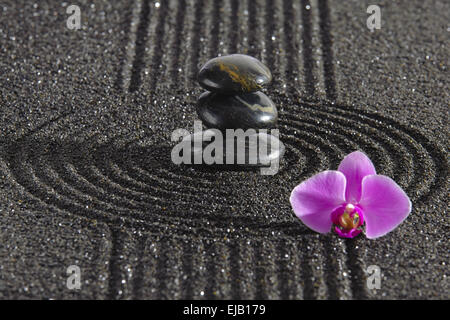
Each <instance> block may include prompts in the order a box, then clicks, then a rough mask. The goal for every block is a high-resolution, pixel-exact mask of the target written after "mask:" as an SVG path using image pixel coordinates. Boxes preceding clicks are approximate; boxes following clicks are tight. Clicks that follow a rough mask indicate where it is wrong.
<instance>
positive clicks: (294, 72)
mask: <svg viewBox="0 0 450 320" xmlns="http://www.w3.org/2000/svg"><path fill="white" fill-rule="evenodd" d="M36 2H37V1H36ZM160 2H161V3H160V6H159V7H158V6H155V3H156V2H155V1H150V2H146V1H142V0H135V1H129V3H127V2H126V1H122V2H120V3H119V1H115V2H109V3H108V2H106V1H105V2H103V1H94V3H95V4H94V5H91V2H88V1H77V3H78V4H79V5H80V8H81V20H82V29H81V30H77V31H75V30H69V29H68V28H67V27H66V19H67V17H68V16H69V15H67V14H66V7H67V6H68V3H62V2H61V1H39V2H37V4H36V5H34V4H33V2H30V1H13V0H7V1H2V2H1V5H0V99H1V100H0V110H1V112H0V128H1V136H0V177H1V179H0V298H2V299H6V298H13V299H16V298H56V299H61V298H63V299H69V298H75V299H92V298H99V299H107V298H110V299H130V298H141V299H180V298H188V299H189V298H194V299H205V298H208V299H215V298H218V299H230V298H243V299H252V298H262V299H327V298H332V299H352V298H353V299H379V298H391V299H397V298H400V299H404V298H414V299H416V298H427V299H448V298H449V281H448V278H447V274H448V263H449V255H448V251H449V246H448V234H449V228H448V225H449V223H448V217H447V211H446V210H447V207H448V200H447V199H448V171H449V161H448V146H449V145H448V138H449V130H448V129H449V128H448V113H449V107H448V103H449V82H448V79H449V72H448V57H449V54H450V52H449V35H450V32H449V31H448V30H449V29H448V28H449V24H448V16H447V15H446V13H448V12H449V11H450V5H449V3H448V2H447V1H427V2H423V1H416V0H414V1H397V2H396V3H392V2H391V1H383V2H377V4H379V5H380V7H381V8H382V27H381V29H380V30H376V31H375V32H373V33H371V32H370V31H369V30H368V29H367V27H366V19H367V17H368V16H369V15H368V14H367V13H366V9H367V7H368V6H369V5H370V4H375V3H373V1H356V0H355V1H326V0H317V1H311V3H309V2H308V1H295V0H285V1H281V0H277V1H271V0H268V1H250V0H245V1H237V0H227V1H223V3H222V2H220V1H207V0H199V1H195V2H191V1H187V0H171V1H164V0H162V1H160ZM69 4H70V3H69ZM307 7H308V8H309V9H306V8H307ZM235 52H239V53H247V54H250V55H252V56H255V57H257V58H259V59H261V60H262V61H263V62H264V63H265V64H267V65H268V66H269V68H270V69H271V70H272V72H273V76H274V81H273V83H272V85H271V86H270V87H269V88H268V89H267V90H266V91H265V92H266V93H267V94H268V95H269V96H270V97H271V98H272V99H273V100H274V102H275V103H276V104H277V107H278V110H279V119H280V120H279V121H280V133H281V135H280V138H281V140H282V141H283V142H284V143H285V145H286V154H285V159H284V162H283V163H282V167H281V170H280V172H279V173H278V174H277V175H275V176H261V175H260V174H259V172H258V171H242V172H240V171H217V170H209V169H198V168H190V167H183V166H182V167H177V166H175V165H173V164H172V162H171V161H170V150H171V147H172V146H173V143H171V141H170V135H171V133H172V131H173V130H174V129H176V128H186V129H189V130H192V129H193V121H194V120H196V119H197V117H196V114H195V106H194V104H195V101H196V98H197V97H198V95H199V94H200V93H201V92H202V89H201V88H200V87H199V86H198V85H197V84H196V82H195V74H196V71H197V69H198V66H199V65H201V64H202V63H204V62H205V61H207V60H208V59H209V58H211V57H215V56H217V55H218V54H227V53H235ZM355 149H359V150H362V151H364V152H366V153H367V154H368V155H369V156H370V157H371V159H372V160H373V161H374V163H375V165H376V167H377V169H378V172H379V173H381V174H385V175H388V176H390V177H392V178H394V179H395V180H396V181H397V182H398V183H399V184H400V185H401V186H402V187H403V188H404V189H405V190H406V192H407V193H408V195H409V196H410V198H411V200H412V202H413V211H412V213H411V215H410V216H409V217H408V219H407V220H406V221H405V222H404V223H403V224H402V225H401V226H400V227H399V228H398V229H396V230H395V231H393V232H392V233H390V234H389V235H387V236H385V237H383V238H380V239H379V240H375V241H371V240H367V239H365V238H364V237H359V238H357V239H354V240H343V239H339V238H338V237H336V236H335V235H334V234H329V235H326V236H323V235H318V234H315V233H313V232H311V231H309V230H308V229H307V228H306V227H304V226H303V225H302V224H301V223H300V221H299V220H298V219H297V218H295V217H294V215H293V213H292V211H291V208H290V205H289V201H288V199H289V194H290V192H291V190H292V189H293V188H294V186H295V185H297V184H298V183H300V182H301V181H302V180H304V179H306V178H308V177H309V176H311V175H313V174H314V173H317V172H319V171H322V170H325V169H328V168H331V169H336V168H337V165H338V164H339V162H340V160H341V159H342V158H343V156H344V155H345V154H347V153H349V152H351V151H353V150H355ZM70 265H78V266H79V267H80V268H81V279H82V287H81V289H80V290H69V289H68V288H67V287H66V279H67V275H66V269H67V267H68V266H70ZM370 265H378V266H379V267H380V268H381V271H382V281H381V289H380V290H378V291H374V290H369V289H367V286H366V277H367V275H366V274H365V272H364V270H366V269H367V267H368V266H370Z"/></svg>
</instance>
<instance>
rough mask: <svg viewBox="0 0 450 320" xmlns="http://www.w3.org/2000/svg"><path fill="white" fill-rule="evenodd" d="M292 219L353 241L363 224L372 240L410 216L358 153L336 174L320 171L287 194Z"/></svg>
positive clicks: (407, 205) (392, 187) (402, 196)
mask: <svg viewBox="0 0 450 320" xmlns="http://www.w3.org/2000/svg"><path fill="white" fill-rule="evenodd" d="M290 201H291V205H292V208H293V210H294V213H295V215H296V216H297V217H298V218H299V219H300V220H301V221H302V222H303V223H304V224H305V225H306V226H308V227H309V228H311V229H312V230H314V231H317V232H320V233H327V232H329V231H330V229H331V226H332V225H333V224H334V225H335V227H334V230H335V231H336V233H337V234H338V235H339V236H341V237H344V238H353V237H355V236H357V235H358V234H360V233H361V231H362V226H363V224H364V222H365V224H366V231H365V233H366V237H367V238H369V239H375V238H378V237H381V236H384V235H385V234H387V233H388V232H390V231H392V230H393V229H395V228H396V227H397V226H398V225H399V224H400V223H402V221H403V220H405V219H406V217H407V216H408V214H409V213H410V212H411V201H410V200H409V198H408V196H407V195H406V193H405V192H404V191H403V190H402V189H401V188H400V187H399V186H398V185H397V184H396V183H395V181H394V180H392V179H391V178H389V177H386V176H383V175H377V174H376V172H375V167H374V165H373V164H372V161H370V159H369V158H368V157H367V156H366V155H365V154H364V153H362V152H359V151H355V152H352V153H350V154H349V155H347V156H346V157H345V158H344V160H342V162H341V164H340V165H339V168H338V171H333V170H328V171H323V172H320V173H318V174H316V175H315V176H313V177H311V178H309V179H308V180H306V181H304V182H302V183H300V184H299V185H298V186H297V187H295V188H294V190H293V191H292V194H291V198H290Z"/></svg>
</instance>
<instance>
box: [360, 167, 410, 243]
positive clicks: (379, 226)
mask: <svg viewBox="0 0 450 320" xmlns="http://www.w3.org/2000/svg"><path fill="white" fill-rule="evenodd" d="M359 206H360V207H361V209H362V210H363V212H364V219H365V221H366V236H367V238H369V239H375V238H378V237H381V236H384V235H385V234H386V233H388V232H390V231H392V230H393V229H395V228H396V227H397V226H398V225H399V224H400V223H402V221H403V220H405V218H406V217H407V216H408V214H409V213H410V212H411V201H409V198H408V196H407V195H406V193H405V192H404V191H403V190H402V188H400V187H399V186H398V185H397V184H396V183H395V181H394V180H392V179H391V178H389V177H386V176H381V175H373V176H367V177H365V178H364V179H363V182H362V195H361V201H360V203H359Z"/></svg>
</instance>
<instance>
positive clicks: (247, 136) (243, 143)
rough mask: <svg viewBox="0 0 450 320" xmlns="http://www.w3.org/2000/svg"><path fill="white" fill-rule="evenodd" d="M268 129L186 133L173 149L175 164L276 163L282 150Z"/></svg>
mask: <svg viewBox="0 0 450 320" xmlns="http://www.w3.org/2000/svg"><path fill="white" fill-rule="evenodd" d="M266 131H267V130H260V131H259V132H258V131H256V130H247V131H243V130H237V131H234V130H230V131H229V132H226V133H224V132H221V131H219V130H217V129H208V130H205V131H201V132H196V133H193V134H190V135H187V136H185V137H184V138H183V140H182V141H181V142H179V143H178V144H177V145H176V146H175V147H174V148H173V149H172V161H173V162H174V163H176V164H191V165H215V166H227V167H230V166H237V167H250V168H251V167H276V168H277V169H278V165H279V162H280V160H281V159H282V157H283V155H284V151H285V147H284V145H283V143H282V142H281V141H280V140H279V139H278V138H277V137H276V136H274V135H272V134H269V133H266Z"/></svg>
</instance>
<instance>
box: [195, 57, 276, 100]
mask: <svg viewBox="0 0 450 320" xmlns="http://www.w3.org/2000/svg"><path fill="white" fill-rule="evenodd" d="M271 81H272V74H271V73H270V70H269V69H268V68H267V67H266V66H265V65H264V64H263V63H262V62H261V61H259V60H258V59H256V58H253V57H250V56H247V55H244V54H232V55H228V56H223V57H217V58H214V59H211V60H209V61H208V62H206V63H205V64H204V65H203V67H202V68H201V69H200V71H199V73H198V82H199V83H200V85H201V86H202V87H203V88H205V89H206V90H209V91H213V92H218V93H223V94H234V93H248V92H254V91H258V90H260V89H261V88H262V87H264V86H265V85H267V84H269V83H270V82H271Z"/></svg>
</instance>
